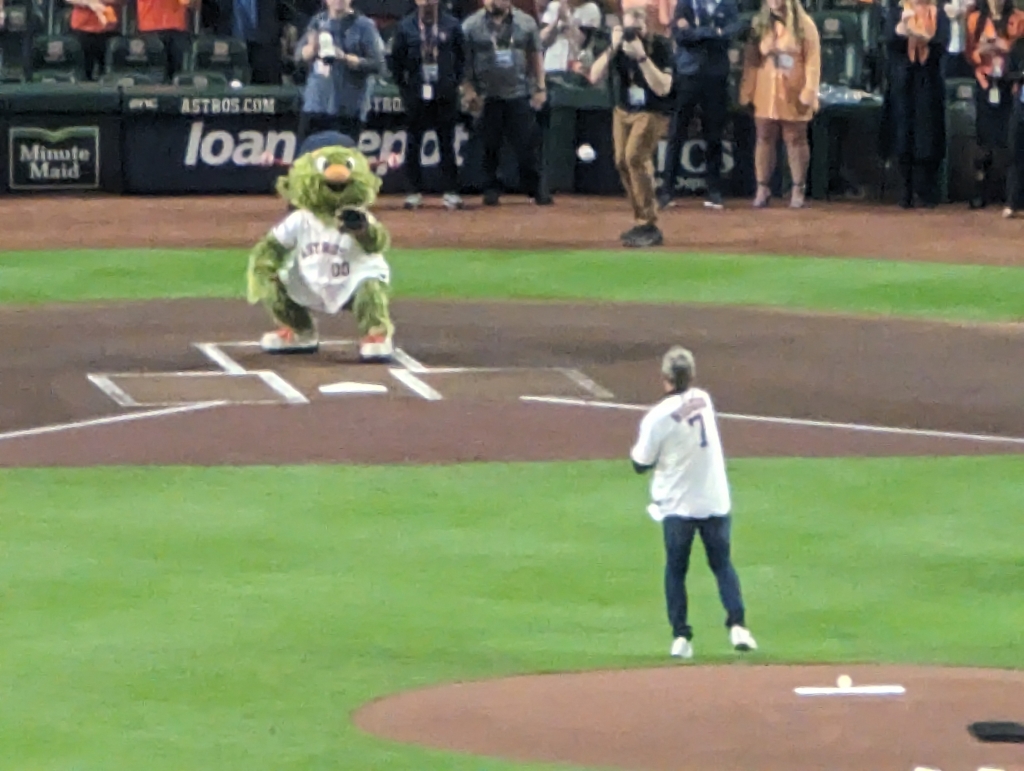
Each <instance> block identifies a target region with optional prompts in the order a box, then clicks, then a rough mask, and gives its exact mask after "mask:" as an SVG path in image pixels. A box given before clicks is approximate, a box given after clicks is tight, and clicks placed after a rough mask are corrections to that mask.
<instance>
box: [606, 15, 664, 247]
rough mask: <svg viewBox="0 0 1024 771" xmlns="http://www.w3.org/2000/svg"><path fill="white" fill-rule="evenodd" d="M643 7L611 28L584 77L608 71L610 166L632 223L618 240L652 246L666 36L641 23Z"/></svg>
mask: <svg viewBox="0 0 1024 771" xmlns="http://www.w3.org/2000/svg"><path fill="white" fill-rule="evenodd" d="M646 16H647V13H646V9H644V8H636V9H634V10H632V11H626V13H624V14H623V16H622V20H623V23H624V24H625V27H615V28H614V29H613V30H612V41H611V46H610V47H609V48H608V50H606V51H605V52H604V53H602V54H601V55H600V56H599V57H598V58H597V61H595V62H594V66H593V67H592V68H591V70H590V82H591V83H593V84H594V85H597V84H598V83H600V82H602V81H604V79H605V77H607V74H608V72H609V71H611V73H612V76H613V80H612V83H613V90H614V92H615V108H614V110H613V111H612V143H613V145H614V148H615V168H616V169H617V170H618V172H619V177H620V179H621V180H622V186H623V187H624V188H625V189H626V196H627V198H628V199H629V203H630V206H632V207H633V222H634V224H633V227H632V228H630V229H629V230H627V231H625V232H624V233H623V234H622V236H621V238H622V243H623V245H624V246H629V247H634V248H638V247H650V246H658V245H660V244H661V243H662V242H663V241H664V237H663V235H662V232H661V229H660V228H659V227H658V206H657V198H656V196H655V177H654V153H655V150H656V149H657V147H658V142H660V141H661V139H662V138H663V137H664V136H665V133H666V132H667V131H668V127H669V121H670V117H669V116H670V115H671V112H672V99H671V98H670V97H669V92H670V91H671V90H672V42H671V41H670V40H669V39H668V38H666V37H664V36H662V35H655V34H653V33H651V32H650V31H649V30H648V29H647V19H646Z"/></svg>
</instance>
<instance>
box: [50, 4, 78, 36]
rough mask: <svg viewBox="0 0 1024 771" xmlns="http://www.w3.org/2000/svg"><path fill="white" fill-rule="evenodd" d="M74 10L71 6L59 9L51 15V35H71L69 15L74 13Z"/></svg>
mask: <svg viewBox="0 0 1024 771" xmlns="http://www.w3.org/2000/svg"><path fill="white" fill-rule="evenodd" d="M74 11H75V9H74V7H73V6H69V7H66V8H61V9H60V10H59V11H56V12H54V14H53V17H52V18H53V23H52V24H51V26H50V30H49V32H50V34H51V35H70V34H71V14H72V13H74Z"/></svg>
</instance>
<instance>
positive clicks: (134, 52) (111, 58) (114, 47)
mask: <svg viewBox="0 0 1024 771" xmlns="http://www.w3.org/2000/svg"><path fill="white" fill-rule="evenodd" d="M104 75H117V76H122V75H131V76H132V77H133V78H135V79H137V80H139V81H140V82H143V83H164V82H165V81H166V79H167V51H166V50H165V49H164V44H163V43H162V42H161V41H160V38H159V37H157V36H156V35H130V36H127V37H115V38H111V39H110V42H109V43H108V44H107V56H106V66H105V69H104Z"/></svg>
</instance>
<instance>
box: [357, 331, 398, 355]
mask: <svg viewBox="0 0 1024 771" xmlns="http://www.w3.org/2000/svg"><path fill="white" fill-rule="evenodd" d="M394 352H395V347H394V345H393V344H392V343H391V336H390V335H388V334H387V333H385V332H378V331H376V330H371V332H370V333H369V334H368V335H366V337H364V338H363V339H361V340H360V341H359V359H360V360H361V361H391V356H392V355H393V354H394Z"/></svg>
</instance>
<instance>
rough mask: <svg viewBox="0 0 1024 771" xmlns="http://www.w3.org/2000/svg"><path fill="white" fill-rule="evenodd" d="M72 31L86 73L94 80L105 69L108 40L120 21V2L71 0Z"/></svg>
mask: <svg viewBox="0 0 1024 771" xmlns="http://www.w3.org/2000/svg"><path fill="white" fill-rule="evenodd" d="M68 4H69V5H71V6H72V10H71V33H72V34H73V35H74V36H75V37H76V38H78V43H79V45H81V46H82V55H83V57H84V59H85V77H86V79H87V80H95V79H96V77H97V76H98V75H101V74H102V73H103V69H104V66H105V64H106V58H107V44H108V43H109V42H110V39H111V38H113V37H115V36H116V35H117V34H118V29H119V27H120V25H121V14H120V4H119V3H118V2H104V0H68Z"/></svg>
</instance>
